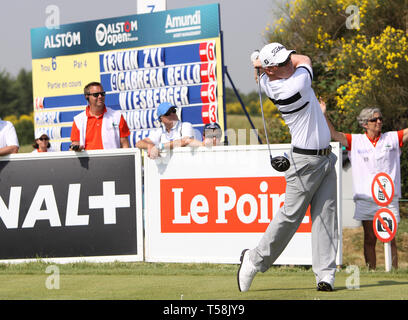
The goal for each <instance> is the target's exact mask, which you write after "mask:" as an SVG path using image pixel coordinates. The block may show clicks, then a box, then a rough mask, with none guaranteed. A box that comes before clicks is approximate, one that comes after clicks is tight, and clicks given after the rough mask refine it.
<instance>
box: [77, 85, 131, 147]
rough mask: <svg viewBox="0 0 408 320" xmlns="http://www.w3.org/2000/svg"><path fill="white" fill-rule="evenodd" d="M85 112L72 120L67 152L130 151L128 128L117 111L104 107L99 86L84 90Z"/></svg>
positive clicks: (103, 99)
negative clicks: (86, 104) (118, 149)
mask: <svg viewBox="0 0 408 320" xmlns="http://www.w3.org/2000/svg"><path fill="white" fill-rule="evenodd" d="M84 94H85V98H86V100H87V101H88V106H87V107H86V110H85V111H83V112H81V113H80V114H78V115H77V116H75V117H74V123H73V125H72V130H71V141H72V144H71V146H70V150H74V151H82V150H97V149H115V148H129V140H128V137H129V135H130V131H129V128H128V126H127V123H126V121H125V119H124V118H123V116H122V114H121V113H120V111H117V110H113V109H111V108H108V107H106V106H105V91H103V87H102V85H101V84H100V83H99V82H91V83H89V84H87V85H86V86H85V88H84Z"/></svg>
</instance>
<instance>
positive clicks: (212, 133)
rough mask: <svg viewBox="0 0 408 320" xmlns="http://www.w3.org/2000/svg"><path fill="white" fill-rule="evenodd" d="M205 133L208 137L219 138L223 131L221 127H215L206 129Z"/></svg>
mask: <svg viewBox="0 0 408 320" xmlns="http://www.w3.org/2000/svg"><path fill="white" fill-rule="evenodd" d="M204 135H205V138H206V139H212V138H214V137H215V138H217V139H220V138H221V136H222V133H221V131H220V129H218V128H214V129H212V128H206V129H205V131H204Z"/></svg>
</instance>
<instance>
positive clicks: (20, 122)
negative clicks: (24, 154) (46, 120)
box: [3, 112, 34, 145]
mask: <svg viewBox="0 0 408 320" xmlns="http://www.w3.org/2000/svg"><path fill="white" fill-rule="evenodd" d="M3 120H5V121H10V122H11V123H12V124H13V125H14V128H15V129H16V133H17V137H18V142H19V143H20V145H25V144H31V143H32V142H33V141H34V112H31V113H30V114H29V115H26V114H22V115H21V116H20V117H19V118H18V117H17V116H15V115H10V116H7V117H4V119H3Z"/></svg>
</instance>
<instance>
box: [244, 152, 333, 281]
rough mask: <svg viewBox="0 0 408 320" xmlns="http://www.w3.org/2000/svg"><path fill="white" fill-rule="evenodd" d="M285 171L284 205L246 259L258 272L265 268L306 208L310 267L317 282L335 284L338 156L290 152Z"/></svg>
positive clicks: (282, 248)
mask: <svg viewBox="0 0 408 320" xmlns="http://www.w3.org/2000/svg"><path fill="white" fill-rule="evenodd" d="M289 160H290V164H291V166H290V168H289V170H288V171H286V173H285V178H286V195H285V202H284V205H283V206H282V207H281V208H280V210H279V211H278V213H277V214H276V215H275V216H274V217H273V219H272V221H271V223H270V224H269V226H268V228H267V229H266V231H265V233H264V235H263V236H262V238H261V240H260V242H259V244H258V246H257V247H255V248H254V249H252V250H250V252H249V258H250V260H251V262H252V263H253V264H254V265H255V267H257V268H258V270H259V271H261V272H265V271H266V270H268V269H269V268H270V267H271V266H272V264H273V263H274V262H275V260H276V259H277V258H278V257H279V256H280V254H281V253H282V251H283V250H284V249H285V247H286V246H287V244H288V243H289V241H290V240H291V239H292V237H293V235H294V234H295V232H296V230H297V229H298V227H299V225H300V223H301V222H302V220H303V218H304V216H305V214H306V210H307V207H308V206H309V204H310V206H311V209H310V210H311V211H310V213H311V218H312V267H313V272H314V274H315V276H316V282H317V283H318V282H320V281H325V282H328V283H330V284H331V285H332V286H334V277H335V272H336V255H337V243H338V231H337V229H338V226H337V179H336V170H335V163H336V161H337V157H336V155H335V154H333V153H330V154H329V155H328V156H309V155H302V154H298V153H292V152H291V153H290V157H289Z"/></svg>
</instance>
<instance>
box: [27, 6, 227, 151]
mask: <svg viewBox="0 0 408 320" xmlns="http://www.w3.org/2000/svg"><path fill="white" fill-rule="evenodd" d="M219 17H220V13H219V5H218V4H212V5H204V6H197V7H189V8H183V9H176V10H168V11H161V12H157V13H149V14H138V15H129V16H124V17H116V18H109V19H103V20H93V21H86V22H79V23H72V24H66V25H61V26H60V27H59V29H50V28H47V27H42V28H35V29H32V30H31V50H32V59H33V60H32V72H33V95H34V118H35V129H36V130H45V131H46V132H47V133H48V135H49V136H50V137H51V143H52V144H53V146H54V147H55V148H56V149H57V150H67V149H68V146H69V144H70V142H69V141H70V140H69V137H70V134H71V127H72V121H73V118H74V116H75V115H77V114H78V113H80V112H82V111H83V110H84V109H85V107H86V106H87V102H86V100H85V97H84V95H83V88H84V86H85V85H86V84H87V83H89V82H92V81H99V82H101V83H102V85H103V87H104V89H105V91H106V93H107V95H106V100H105V102H106V105H107V106H109V107H111V108H113V109H116V110H121V112H122V114H123V116H124V117H125V119H126V121H127V123H128V126H129V128H130V130H131V137H130V143H131V146H134V145H135V143H136V142H137V141H138V140H139V139H143V138H145V137H147V136H148V135H149V132H150V130H151V129H153V128H156V127H159V126H160V124H159V122H158V121H157V106H158V105H159V104H160V103H161V102H164V101H168V102H170V103H172V104H174V105H176V106H177V107H178V110H179V118H181V120H183V121H188V122H191V123H192V124H193V126H194V127H195V128H196V129H197V132H198V133H200V132H202V128H203V125H204V124H206V123H210V122H218V123H220V125H221V126H222V127H224V113H223V111H224V103H223V61H222V39H221V32H220V19H219Z"/></svg>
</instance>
